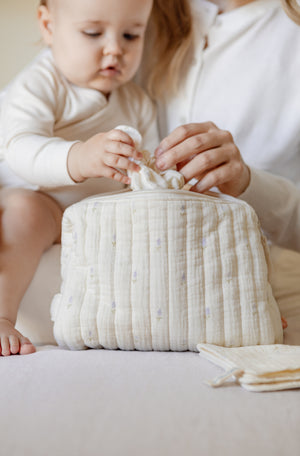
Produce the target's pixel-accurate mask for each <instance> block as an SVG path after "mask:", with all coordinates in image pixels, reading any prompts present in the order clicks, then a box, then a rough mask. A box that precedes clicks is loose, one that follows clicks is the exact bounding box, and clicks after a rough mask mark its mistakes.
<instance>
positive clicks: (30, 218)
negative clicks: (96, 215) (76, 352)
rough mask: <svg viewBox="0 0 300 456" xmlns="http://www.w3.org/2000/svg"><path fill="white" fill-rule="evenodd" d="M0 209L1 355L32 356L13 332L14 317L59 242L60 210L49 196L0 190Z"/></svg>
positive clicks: (25, 341) (26, 344) (31, 349)
mask: <svg viewBox="0 0 300 456" xmlns="http://www.w3.org/2000/svg"><path fill="white" fill-rule="evenodd" d="M0 208H1V239H0V355H4V356H8V355H10V354H17V353H20V354H28V353H33V352H34V351H35V347H34V346H33V345H32V343H31V342H30V341H29V340H28V339H27V338H25V337H24V336H23V335H22V334H20V333H19V332H18V331H17V330H16V329H15V323H16V319H17V313H18V309H19V305H20V302H21V300H22V298H23V296H24V294H25V291H26V290H27V287H28V286H29V284H30V282H31V280H32V278H33V276H34V273H35V271H36V268H37V266H38V264H39V261H40V258H41V256H42V254H43V252H44V251H45V250H47V249H48V248H49V247H50V246H51V245H52V244H54V243H56V242H60V234H61V217H62V210H61V208H60V207H59V205H58V204H57V203H56V202H55V201H54V200H53V199H52V198H50V197H49V196H47V195H45V194H42V193H39V192H34V191H31V190H24V189H4V190H1V191H0Z"/></svg>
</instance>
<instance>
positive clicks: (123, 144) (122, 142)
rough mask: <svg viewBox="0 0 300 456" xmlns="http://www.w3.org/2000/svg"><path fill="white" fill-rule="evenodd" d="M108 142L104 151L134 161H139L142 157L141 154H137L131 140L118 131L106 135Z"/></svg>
mask: <svg viewBox="0 0 300 456" xmlns="http://www.w3.org/2000/svg"><path fill="white" fill-rule="evenodd" d="M108 139H109V140H108V141H107V143H106V145H105V150H106V151H107V152H110V153H112V154H117V155H124V156H125V157H132V158H134V159H135V160H140V159H141V158H142V157H143V154H142V153H141V152H138V151H137V150H136V148H135V146H134V142H133V140H132V139H131V138H130V136H128V135H127V134H126V133H124V132H123V131H120V130H112V131H111V132H109V134H108Z"/></svg>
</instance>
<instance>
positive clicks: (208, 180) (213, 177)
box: [191, 162, 250, 197]
mask: <svg viewBox="0 0 300 456" xmlns="http://www.w3.org/2000/svg"><path fill="white" fill-rule="evenodd" d="M249 181H250V170H249V168H248V167H247V165H246V164H245V163H243V162H227V163H223V164H221V165H220V166H219V167H217V168H214V169H212V170H210V171H208V172H207V173H206V174H204V175H202V177H200V179H199V182H198V183H196V184H195V185H194V186H193V187H192V188H191V190H192V191H195V192H199V193H204V192H207V191H208V190H209V189H211V188H212V187H218V188H219V190H220V191H221V192H222V193H226V194H227V195H231V196H236V197H237V196H239V195H241V193H243V192H244V191H245V189H246V188H247V187H248V185H249Z"/></svg>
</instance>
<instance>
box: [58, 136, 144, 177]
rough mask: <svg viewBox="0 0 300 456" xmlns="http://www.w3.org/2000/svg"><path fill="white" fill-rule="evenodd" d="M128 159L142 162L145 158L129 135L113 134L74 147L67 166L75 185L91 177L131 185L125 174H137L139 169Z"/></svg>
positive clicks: (94, 137) (95, 137) (96, 137)
mask: <svg viewBox="0 0 300 456" xmlns="http://www.w3.org/2000/svg"><path fill="white" fill-rule="evenodd" d="M129 158H133V159H135V160H140V159H141V158H142V154H141V153H140V152H138V151H137V150H136V149H135V146H134V142H133V140H132V139H131V137H130V136H129V135H128V134H126V133H125V132H124V131H121V130H110V131H108V132H107V133H99V134H97V135H95V136H92V138H90V139H88V140H87V141H86V142H81V143H76V144H74V145H73V146H72V147H71V149H70V151H69V155H68V163H67V166H68V171H69V174H70V176H71V178H72V179H73V180H74V181H75V182H83V181H84V180H85V179H87V178H89V177H108V178H110V179H114V180H117V181H118V182H122V183H123V184H130V178H129V177H128V176H127V175H126V174H125V173H123V172H122V170H124V171H132V172H134V171H139V169H140V167H139V165H137V164H136V163H134V162H132V161H130V160H129Z"/></svg>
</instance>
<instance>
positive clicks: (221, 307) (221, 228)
mask: <svg viewBox="0 0 300 456" xmlns="http://www.w3.org/2000/svg"><path fill="white" fill-rule="evenodd" d="M225 211H226V208H225V207H223V206H220V205H217V204H216V205H215V214H216V215H215V217H216V224H217V227H218V228H217V229H216V233H217V236H216V259H217V265H216V271H217V277H216V281H217V283H218V282H219V284H218V286H219V293H218V297H217V299H218V300H219V306H218V311H219V320H220V323H219V325H220V326H219V327H220V335H219V341H220V345H224V344H225V309H224V276H223V273H224V268H223V264H222V253H223V252H222V250H221V248H220V244H221V243H223V237H227V217H226V216H225V218H224V219H223V221H222V224H221V218H222V215H223V212H225ZM224 231H225V236H224V235H223V233H224ZM220 237H221V241H220Z"/></svg>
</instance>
